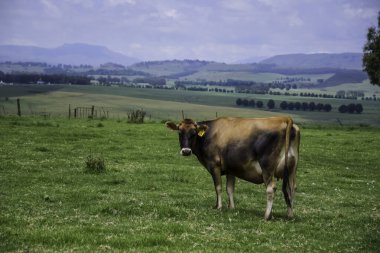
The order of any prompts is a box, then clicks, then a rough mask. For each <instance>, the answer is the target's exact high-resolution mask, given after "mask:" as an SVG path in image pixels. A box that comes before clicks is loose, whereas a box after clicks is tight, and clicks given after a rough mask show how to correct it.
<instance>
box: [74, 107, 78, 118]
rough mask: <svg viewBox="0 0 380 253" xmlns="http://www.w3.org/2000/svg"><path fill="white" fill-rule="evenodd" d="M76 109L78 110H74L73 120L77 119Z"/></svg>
mask: <svg viewBox="0 0 380 253" xmlns="http://www.w3.org/2000/svg"><path fill="white" fill-rule="evenodd" d="M77 109H78V108H74V118H77V113H78V112H77Z"/></svg>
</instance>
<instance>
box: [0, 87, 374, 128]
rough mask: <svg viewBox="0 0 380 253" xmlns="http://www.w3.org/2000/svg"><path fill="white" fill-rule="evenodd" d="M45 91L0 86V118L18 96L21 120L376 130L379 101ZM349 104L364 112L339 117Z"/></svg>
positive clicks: (112, 90) (140, 91)
mask: <svg viewBox="0 0 380 253" xmlns="http://www.w3.org/2000/svg"><path fill="white" fill-rule="evenodd" d="M364 85H365V84H363V86H364ZM368 85H369V84H368ZM49 87H50V86H42V87H38V86H28V87H0V92H1V93H2V94H4V95H3V96H6V94H10V95H9V96H8V97H9V100H8V101H6V100H5V98H3V99H1V98H0V115H2V114H13V115H15V114H17V106H16V98H17V97H20V98H21V107H22V108H21V110H22V113H23V114H24V115H30V114H43V115H55V116H65V117H67V116H68V109H69V105H71V108H72V109H73V108H74V107H91V106H92V105H95V106H96V107H99V108H104V110H107V111H109V114H110V116H111V117H112V118H127V115H128V113H130V112H131V111H133V110H138V109H143V110H144V111H146V112H147V115H146V118H147V119H148V120H153V121H162V120H166V119H179V118H181V117H182V116H181V111H182V110H183V111H184V112H185V116H186V117H193V118H195V119H196V120H204V119H210V118H214V117H215V116H216V115H218V116H240V117H268V116H273V115H280V114H281V115H282V114H289V115H291V116H292V117H294V118H295V119H296V120H297V121H298V122H302V123H310V124H325V123H329V124H336V125H337V124H338V122H341V123H343V124H344V125H359V124H361V125H363V124H364V125H371V126H380V103H379V101H361V100H357V101H355V100H345V99H324V98H307V97H293V96H270V95H252V94H225V93H214V92H197V91H183V90H158V89H139V88H126V87H96V86H51V87H50V89H51V91H50V92H48V88H49ZM237 98H247V99H254V100H255V101H259V100H260V101H263V102H264V104H266V103H267V101H268V100H269V99H273V100H275V103H276V108H277V109H275V110H272V111H268V110H257V109H252V108H241V107H237V106H236V104H235V102H236V99H237ZM282 101H293V102H296V101H299V102H311V101H313V102H315V103H316V104H317V103H323V104H326V103H330V104H331V105H332V107H333V110H332V112H330V113H326V112H303V111H282V110H280V109H278V107H279V104H280V103H281V102H282ZM349 103H362V104H363V107H364V111H363V113H362V114H360V115H357V114H341V113H339V112H338V107H339V106H340V105H342V104H349Z"/></svg>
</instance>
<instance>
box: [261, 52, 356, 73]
mask: <svg viewBox="0 0 380 253" xmlns="http://www.w3.org/2000/svg"><path fill="white" fill-rule="evenodd" d="M362 57H363V54H362V53H342V54H286V55H276V56H273V57H271V58H268V59H265V60H263V61H261V62H260V63H261V64H274V65H276V66H278V67H281V68H297V69H305V68H313V69H314V68H339V69H357V70H361V69H362Z"/></svg>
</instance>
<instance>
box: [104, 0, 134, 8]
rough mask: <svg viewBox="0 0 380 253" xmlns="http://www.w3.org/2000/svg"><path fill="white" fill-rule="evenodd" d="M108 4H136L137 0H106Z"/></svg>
mask: <svg viewBox="0 0 380 253" xmlns="http://www.w3.org/2000/svg"><path fill="white" fill-rule="evenodd" d="M106 4H107V5H109V6H112V7H115V6H119V5H126V4H130V5H135V4H136V1H135V0H106Z"/></svg>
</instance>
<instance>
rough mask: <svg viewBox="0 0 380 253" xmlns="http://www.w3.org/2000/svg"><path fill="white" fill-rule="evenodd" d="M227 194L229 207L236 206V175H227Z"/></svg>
mask: <svg viewBox="0 0 380 253" xmlns="http://www.w3.org/2000/svg"><path fill="white" fill-rule="evenodd" d="M226 177H227V184H226V185H227V195H228V208H231V209H233V208H235V202H234V191H235V176H233V175H227V176H226Z"/></svg>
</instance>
